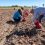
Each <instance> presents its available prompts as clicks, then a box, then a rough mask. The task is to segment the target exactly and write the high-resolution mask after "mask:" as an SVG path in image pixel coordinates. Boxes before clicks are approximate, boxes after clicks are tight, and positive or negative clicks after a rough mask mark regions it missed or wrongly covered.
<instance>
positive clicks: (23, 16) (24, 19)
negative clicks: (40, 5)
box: [21, 7, 29, 22]
mask: <svg viewBox="0 0 45 45" xmlns="http://www.w3.org/2000/svg"><path fill="white" fill-rule="evenodd" d="M21 10H22V21H23V22H25V21H26V18H27V16H28V15H29V10H28V9H24V8H23V7H21Z"/></svg>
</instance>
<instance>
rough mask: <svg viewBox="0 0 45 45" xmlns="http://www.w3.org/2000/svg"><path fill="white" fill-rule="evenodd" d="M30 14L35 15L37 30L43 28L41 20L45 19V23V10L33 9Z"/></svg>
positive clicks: (40, 8)
mask: <svg viewBox="0 0 45 45" xmlns="http://www.w3.org/2000/svg"><path fill="white" fill-rule="evenodd" d="M30 13H32V14H33V22H34V24H35V26H36V28H37V29H41V28H42V24H41V20H42V19H43V18H44V21H45V8H44V7H38V8H35V9H31V11H30Z"/></svg>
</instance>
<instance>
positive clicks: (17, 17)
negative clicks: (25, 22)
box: [13, 9, 22, 23]
mask: <svg viewBox="0 0 45 45" xmlns="http://www.w3.org/2000/svg"><path fill="white" fill-rule="evenodd" d="M21 16H22V12H21V10H20V9H18V10H17V11H16V12H15V13H14V15H13V20H14V21H15V22H16V23H18V22H20V20H21Z"/></svg>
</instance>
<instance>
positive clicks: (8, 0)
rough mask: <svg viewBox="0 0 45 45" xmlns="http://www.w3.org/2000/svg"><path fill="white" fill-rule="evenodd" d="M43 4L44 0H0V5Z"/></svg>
mask: <svg viewBox="0 0 45 45" xmlns="http://www.w3.org/2000/svg"><path fill="white" fill-rule="evenodd" d="M43 3H44V4H45V0H0V6H12V5H19V6H39V7H41V6H42V4H43Z"/></svg>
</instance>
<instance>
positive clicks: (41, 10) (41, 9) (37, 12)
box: [33, 7, 45, 21]
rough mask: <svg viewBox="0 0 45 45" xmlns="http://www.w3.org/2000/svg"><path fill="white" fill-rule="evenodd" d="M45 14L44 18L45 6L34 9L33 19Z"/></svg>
mask: <svg viewBox="0 0 45 45" xmlns="http://www.w3.org/2000/svg"><path fill="white" fill-rule="evenodd" d="M41 14H43V15H44V19H45V8H44V7H39V8H36V9H34V16H33V21H34V20H36V19H38V17H39V16H40V15H41Z"/></svg>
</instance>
